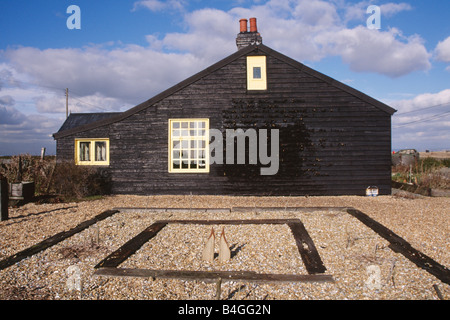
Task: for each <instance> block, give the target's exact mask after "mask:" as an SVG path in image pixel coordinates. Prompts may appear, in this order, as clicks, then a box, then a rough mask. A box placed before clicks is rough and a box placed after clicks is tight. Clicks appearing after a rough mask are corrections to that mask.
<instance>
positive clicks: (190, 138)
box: [168, 118, 209, 173]
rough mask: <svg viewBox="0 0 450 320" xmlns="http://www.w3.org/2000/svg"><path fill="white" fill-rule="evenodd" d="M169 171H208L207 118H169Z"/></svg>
mask: <svg viewBox="0 0 450 320" xmlns="http://www.w3.org/2000/svg"><path fill="white" fill-rule="evenodd" d="M168 150H169V157H168V159H169V163H168V167H169V168H168V169H169V173H209V119H198V118H196V119H190V118H189V119H188V118H186V119H169V146H168Z"/></svg>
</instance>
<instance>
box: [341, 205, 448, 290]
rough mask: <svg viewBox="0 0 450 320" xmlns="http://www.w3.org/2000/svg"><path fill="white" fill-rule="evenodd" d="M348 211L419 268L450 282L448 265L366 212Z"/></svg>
mask: <svg viewBox="0 0 450 320" xmlns="http://www.w3.org/2000/svg"><path fill="white" fill-rule="evenodd" d="M347 212H348V213H349V214H350V215H352V216H353V217H355V218H356V219H358V220H359V221H361V222H362V223H364V224H365V225H366V226H368V227H369V228H371V229H372V230H373V231H375V232H376V233H377V234H379V235H380V236H381V237H383V238H384V239H386V240H387V241H389V243H390V245H389V247H390V248H391V249H392V250H393V251H394V252H397V253H400V254H402V255H403V256H404V257H405V258H407V259H408V260H410V261H411V262H413V263H414V264H415V265H416V266H418V267H419V268H422V269H424V270H426V271H427V272H429V273H430V274H432V275H433V276H435V277H436V278H438V279H439V280H441V281H442V282H444V283H446V284H450V270H449V269H448V268H447V267H445V266H443V265H441V264H439V263H438V262H436V261H434V260H433V259H431V258H430V257H428V256H427V255H425V254H423V253H422V252H420V251H418V250H416V249H414V248H413V247H412V246H411V244H410V243H408V242H407V241H406V240H405V239H403V238H401V237H400V236H398V235H397V234H395V233H394V232H393V231H392V230H390V229H388V228H386V227H385V226H383V225H382V224H380V223H379V222H377V221H375V220H373V219H372V218H370V217H369V216H368V215H366V214H365V213H363V212H361V211H359V210H356V209H348V210H347Z"/></svg>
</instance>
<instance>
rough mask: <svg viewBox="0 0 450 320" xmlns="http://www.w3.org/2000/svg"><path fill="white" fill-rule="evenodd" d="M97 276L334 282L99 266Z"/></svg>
mask: <svg viewBox="0 0 450 320" xmlns="http://www.w3.org/2000/svg"><path fill="white" fill-rule="evenodd" d="M94 274H95V275H98V276H111V277H139V278H155V279H156V278H160V279H178V280H186V281H204V282H217V280H218V279H222V282H228V281H249V282H260V283H274V282H276V283H279V282H290V283H292V282H334V279H333V277H332V276H331V275H324V274H316V275H310V274H308V275H299V274H261V273H256V272H252V271H189V270H152V269H126V268H100V269H97V270H96V271H95V272H94Z"/></svg>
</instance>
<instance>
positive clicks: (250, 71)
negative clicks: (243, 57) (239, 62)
mask: <svg viewBox="0 0 450 320" xmlns="http://www.w3.org/2000/svg"><path fill="white" fill-rule="evenodd" d="M247 90H267V71H266V57H265V56H248V57H247Z"/></svg>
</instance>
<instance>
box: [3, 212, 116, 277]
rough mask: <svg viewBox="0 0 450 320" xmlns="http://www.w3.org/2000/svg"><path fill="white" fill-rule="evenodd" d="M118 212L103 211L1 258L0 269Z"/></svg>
mask: <svg viewBox="0 0 450 320" xmlns="http://www.w3.org/2000/svg"><path fill="white" fill-rule="evenodd" d="M118 212H119V210H107V211H104V212H102V213H100V214H99V215H97V216H95V217H94V218H92V219H89V220H87V221H84V222H82V223H80V224H79V225H77V226H76V227H74V228H72V229H70V230H69V231H63V232H60V233H57V234H55V235H54V236H52V237H50V238H47V239H45V240H43V241H41V242H39V243H37V244H35V245H33V246H31V247H29V248H27V249H25V250H22V251H20V252H18V253H16V254H14V255H12V256H10V257H8V258H6V259H3V260H1V261H0V270H3V269H6V268H8V267H10V266H12V265H13V264H16V263H17V262H19V261H22V260H23V259H25V258H28V257H31V256H32V255H35V254H37V253H39V252H41V251H44V250H45V249H48V248H50V247H52V246H54V245H55V244H57V243H59V242H61V241H63V240H65V239H67V238H69V237H71V236H73V235H74V234H77V233H79V232H81V231H83V230H85V229H87V228H89V227H90V226H92V225H94V224H96V223H97V222H99V221H102V220H104V219H106V218H109V217H111V216H112V215H114V214H116V213H118Z"/></svg>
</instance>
